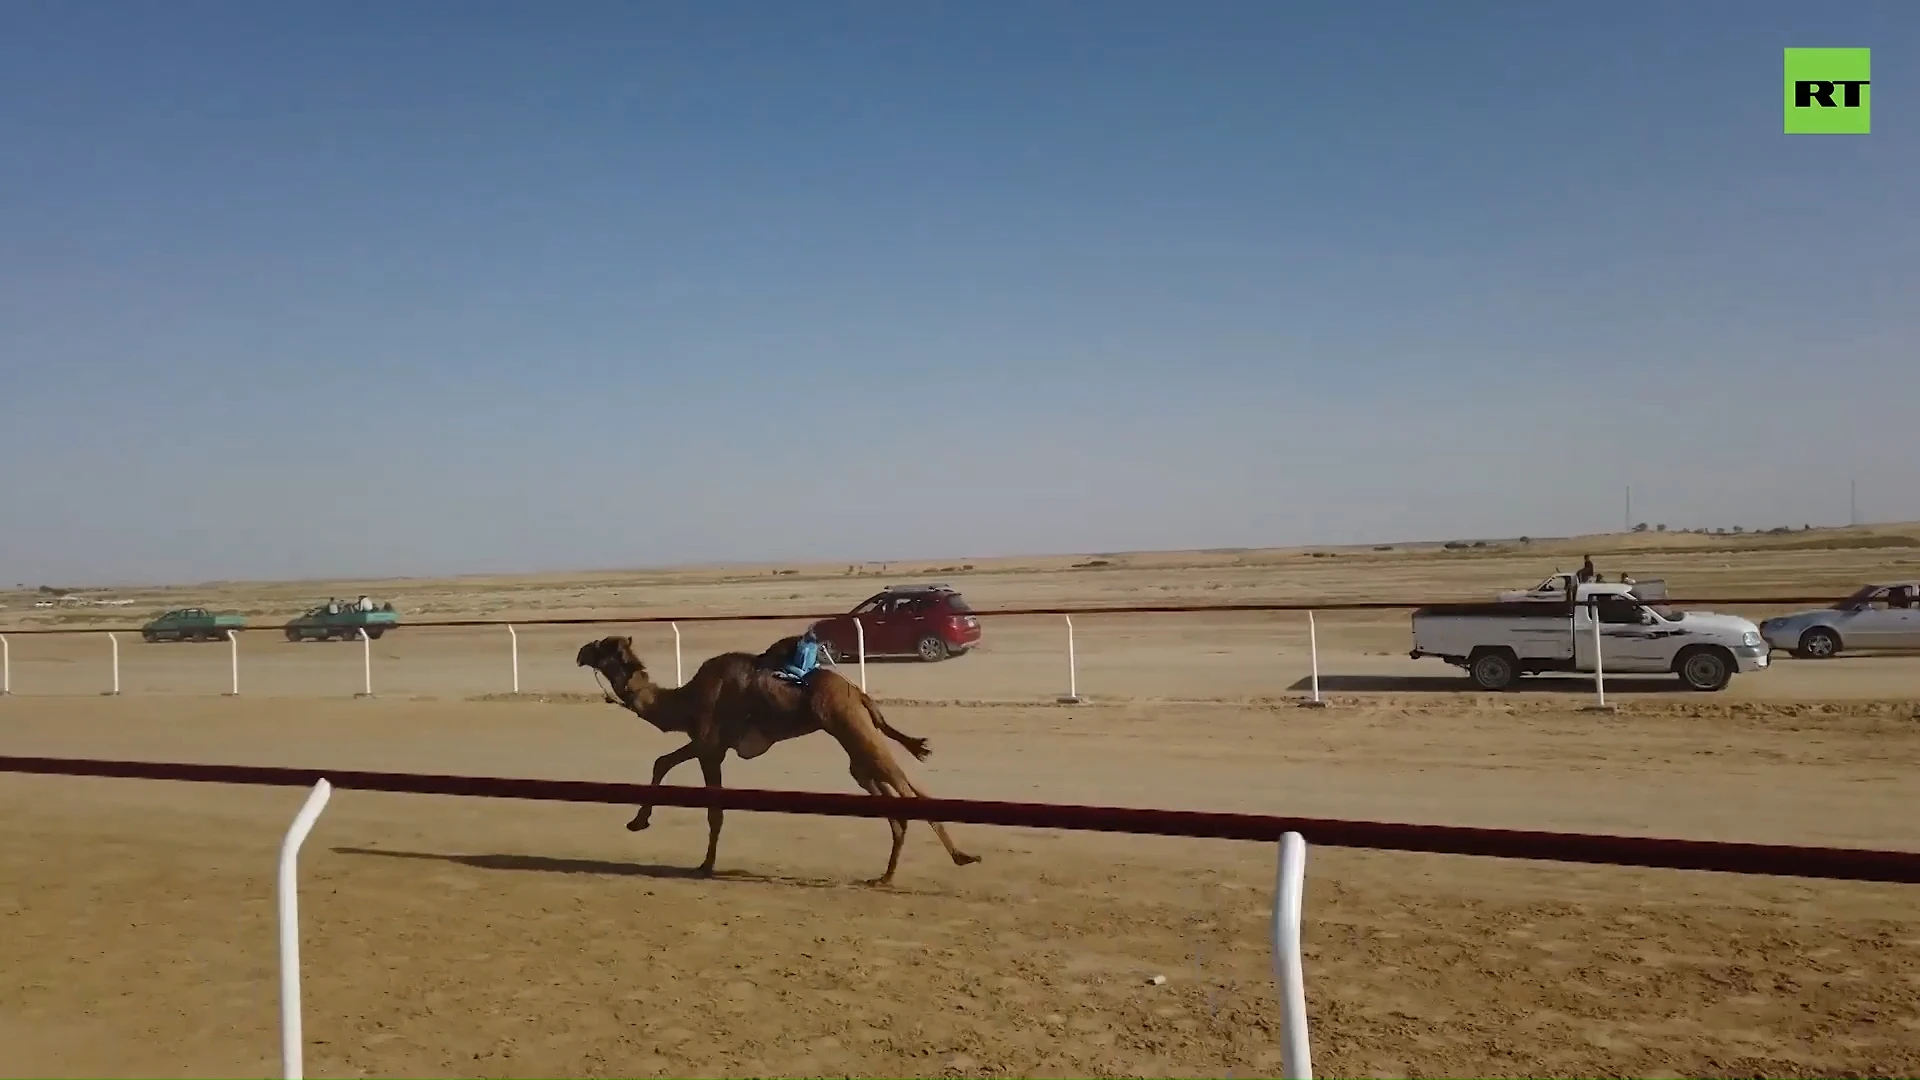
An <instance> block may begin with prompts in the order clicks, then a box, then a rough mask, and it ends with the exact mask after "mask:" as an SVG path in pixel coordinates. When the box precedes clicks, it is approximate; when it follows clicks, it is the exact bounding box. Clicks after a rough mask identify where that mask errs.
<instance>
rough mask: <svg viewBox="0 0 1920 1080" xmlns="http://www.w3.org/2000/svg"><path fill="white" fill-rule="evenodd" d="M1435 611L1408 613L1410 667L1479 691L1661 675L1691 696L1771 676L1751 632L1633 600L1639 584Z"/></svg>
mask: <svg viewBox="0 0 1920 1080" xmlns="http://www.w3.org/2000/svg"><path fill="white" fill-rule="evenodd" d="M1563 576H1564V577H1566V578H1567V579H1568V581H1567V582H1563V583H1562V586H1563V589H1562V592H1561V594H1560V598H1559V599H1557V600H1552V599H1522V600H1498V601H1495V602H1493V603H1490V604H1436V605H1432V606H1429V607H1424V608H1420V609H1418V610H1416V611H1415V612H1414V613H1413V649H1412V651H1411V653H1410V654H1409V655H1411V656H1412V657H1413V658H1414V659H1420V658H1422V657H1437V658H1439V659H1442V660H1445V661H1446V662H1447V663H1449V664H1452V665H1454V666H1456V667H1460V668H1464V669H1466V671H1467V673H1468V675H1469V676H1470V677H1471V678H1472V679H1473V681H1474V684H1475V685H1477V686H1479V687H1480V688H1481V689H1483V690H1504V689H1506V688H1508V687H1510V686H1512V685H1513V683H1514V682H1515V680H1517V679H1518V678H1519V677H1520V676H1522V675H1539V674H1546V673H1550V672H1563V673H1591V672H1594V671H1596V670H1599V671H1603V672H1607V673H1616V672H1617V673H1619V674H1622V675H1628V674H1665V673H1672V674H1675V675H1678V676H1679V677H1680V681H1681V683H1682V684H1683V685H1685V686H1687V687H1688V688H1689V689H1693V690H1701V691H1716V690H1721V689H1724V688H1725V687H1726V685H1727V683H1728V682H1730V681H1731V680H1732V678H1733V676H1734V674H1735V673H1737V672H1741V671H1756V670H1759V669H1761V668H1764V667H1766V666H1767V651H1768V650H1767V646H1766V643H1765V642H1764V641H1763V640H1761V637H1760V631H1759V628H1758V627H1757V626H1755V625H1754V624H1753V623H1752V622H1749V621H1748V620H1746V619H1743V618H1740V617H1739V616H1737V615H1721V614H1716V613H1713V612H1706V611H1676V610H1673V609H1672V608H1668V607H1665V606H1664V605H1660V604H1656V603H1650V602H1649V601H1647V600H1646V599H1645V598H1644V597H1642V596H1639V595H1637V593H1636V592H1635V590H1636V589H1637V588H1638V584H1637V583H1636V584H1634V585H1628V584H1624V583H1621V582H1587V583H1584V584H1577V585H1576V588H1575V592H1574V595H1573V597H1572V598H1571V600H1569V599H1568V598H1567V596H1566V593H1565V591H1564V585H1565V584H1566V583H1569V582H1570V581H1571V575H1563Z"/></svg>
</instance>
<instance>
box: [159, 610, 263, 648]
mask: <svg viewBox="0 0 1920 1080" xmlns="http://www.w3.org/2000/svg"><path fill="white" fill-rule="evenodd" d="M246 628H247V620H246V619H244V618H241V617H240V616H238V615H215V614H214V613H213V612H211V611H208V610H207V609H206V608H197V607H190V608H180V609H179V610H177V611H169V612H167V613H166V614H164V615H162V616H160V617H159V618H157V619H155V620H153V621H152V622H150V623H148V624H147V625H145V626H143V627H141V628H140V636H141V637H143V638H145V639H146V640H148V641H220V640H222V639H224V638H225V637H226V636H227V631H229V630H245V629H246Z"/></svg>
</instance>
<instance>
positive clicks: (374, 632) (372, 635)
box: [367, 628, 387, 641]
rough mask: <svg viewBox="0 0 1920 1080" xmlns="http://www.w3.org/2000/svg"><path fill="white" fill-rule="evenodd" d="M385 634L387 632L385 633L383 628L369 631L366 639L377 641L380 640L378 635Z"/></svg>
mask: <svg viewBox="0 0 1920 1080" xmlns="http://www.w3.org/2000/svg"><path fill="white" fill-rule="evenodd" d="M386 632H387V631H386V629H385V628H380V629H376V630H369V631H367V636H368V637H370V638H372V639H373V640H375V641H379V640H380V635H381V634H384V633H386Z"/></svg>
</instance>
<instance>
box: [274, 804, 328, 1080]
mask: <svg viewBox="0 0 1920 1080" xmlns="http://www.w3.org/2000/svg"><path fill="white" fill-rule="evenodd" d="M332 793H333V785H331V784H329V783H327V782H326V780H325V779H322V780H321V781H320V782H319V783H317V784H315V785H313V792H312V793H311V794H309V795H308V796H307V801H306V803H305V804H304V805H302V806H301V807H300V812H299V813H298V814H295V815H294V817H293V824H292V826H290V827H289V828H288V829H287V838H286V839H285V840H282V841H281V842H280V883H279V892H280V1068H281V1070H282V1072H284V1073H285V1074H286V1077H287V1080H301V1075H302V1073H303V1072H304V1071H305V1066H304V1064H303V1061H302V1058H303V1057H304V1048H303V1047H302V1045H301V1043H302V1038H301V1033H300V892H299V889H300V883H299V880H298V870H299V867H300V845H302V844H304V843H306V842H307V834H308V833H310V832H312V831H313V823H314V822H316V821H318V820H319V819H320V811H322V810H325V809H326V808H327V798H328V797H329V796H330V795H332Z"/></svg>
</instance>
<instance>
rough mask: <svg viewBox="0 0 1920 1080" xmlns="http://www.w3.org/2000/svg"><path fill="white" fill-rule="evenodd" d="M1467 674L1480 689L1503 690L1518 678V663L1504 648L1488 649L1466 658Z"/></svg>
mask: <svg viewBox="0 0 1920 1080" xmlns="http://www.w3.org/2000/svg"><path fill="white" fill-rule="evenodd" d="M1467 674H1469V675H1471V676H1472V677H1473V684H1474V685H1475V686H1478V687H1479V688H1480V689H1482V690H1505V689H1506V688H1508V687H1510V686H1512V685H1513V681H1514V680H1515V679H1516V678H1519V675H1520V671H1519V664H1518V663H1517V662H1516V661H1515V660H1514V657H1513V653H1512V652H1510V651H1508V650H1506V649H1488V650H1486V651H1484V652H1478V653H1475V654H1474V655H1472V656H1470V657H1468V658H1467Z"/></svg>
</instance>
